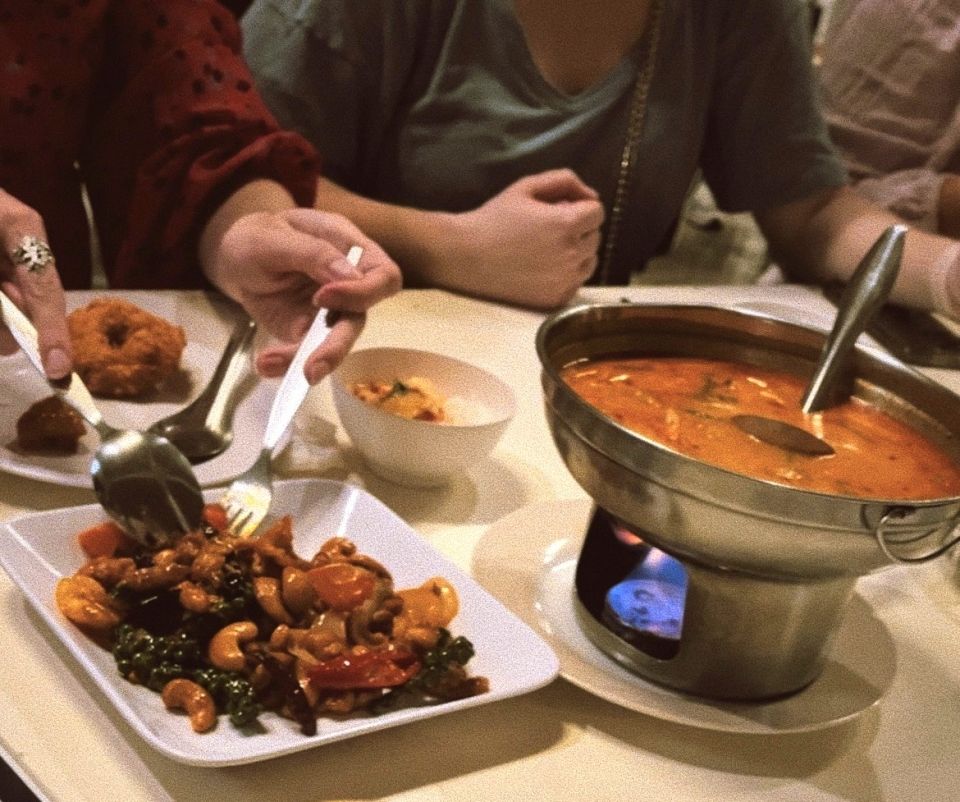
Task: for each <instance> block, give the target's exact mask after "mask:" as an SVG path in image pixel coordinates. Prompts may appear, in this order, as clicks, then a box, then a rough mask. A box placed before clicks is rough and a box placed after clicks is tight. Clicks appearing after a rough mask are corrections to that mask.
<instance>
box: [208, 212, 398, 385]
mask: <svg viewBox="0 0 960 802" xmlns="http://www.w3.org/2000/svg"><path fill="white" fill-rule="evenodd" d="M353 245H360V246H361V247H362V248H363V255H362V257H361V258H360V262H359V263H358V265H357V266H356V267H354V266H353V265H351V264H350V263H349V262H347V260H346V253H347V252H348V251H349V249H350V247H351V246H353ZM207 275H208V276H209V277H210V279H211V281H213V282H214V283H215V284H217V285H218V286H219V287H220V288H221V289H222V290H223V291H224V292H226V293H227V294H228V295H230V296H231V297H232V298H234V300H236V301H238V302H239V303H240V304H241V305H242V306H243V307H244V308H245V309H246V311H247V312H248V313H249V314H250V316H251V317H253V319H254V320H256V321H257V323H258V324H259V325H261V326H262V327H263V328H264V329H266V330H267V331H268V332H269V333H270V334H272V335H273V336H274V337H276V338H278V339H279V340H281V341H282V342H281V343H280V344H278V345H272V346H268V347H267V348H264V349H263V350H262V351H261V352H260V353H259V354H258V355H257V359H256V366H257V370H258V371H259V372H260V373H261V374H263V375H265V376H279V375H281V374H282V373H283V372H284V371H285V370H286V368H287V366H288V365H289V364H290V361H291V359H292V358H293V355H294V353H295V352H296V349H297V345H298V343H299V342H300V340H301V339H302V338H303V335H304V334H305V333H306V331H307V329H308V328H309V327H310V323H311V322H312V321H313V318H314V316H315V315H316V313H317V309H319V308H323V309H328V310H330V311H331V312H334V313H336V314H337V316H338V319H337V321H336V323H335V324H334V325H333V327H332V330H331V332H330V335H329V336H328V337H327V339H326V341H325V342H324V343H323V344H322V345H320V346H319V347H318V348H317V349H316V350H315V351H314V352H313V353H312V354H311V355H310V356H309V357H308V358H307V361H306V364H305V365H304V373H305V374H306V377H307V379H308V381H310V382H311V384H315V383H316V382H318V381H320V379H322V378H323V377H324V376H326V375H327V374H328V373H329V372H330V371H332V370H333V369H334V368H335V367H336V366H337V365H339V364H340V361H341V360H342V359H343V357H344V356H345V355H346V353H347V351H349V349H350V347H351V346H352V345H353V343H354V342H355V341H356V339H357V337H358V336H359V335H360V331H361V330H362V328H363V324H364V321H365V313H366V311H367V310H368V309H369V308H370V307H371V306H373V305H374V304H375V303H376V302H377V301H380V300H382V299H384V298H386V297H388V296H390V295H392V294H394V293H395V292H397V290H399V289H400V283H401V278H400V268H399V267H397V265H396V264H395V263H394V262H393V260H392V259H390V257H389V256H387V254H386V253H385V252H384V251H383V249H381V248H380V246H379V245H377V243H375V242H374V241H373V240H371V239H370V238H368V237H367V236H365V235H364V234H363V233H362V232H361V231H360V229H358V228H357V227H356V226H355V225H353V224H352V223H351V222H350V221H348V220H347V219H346V218H345V217H342V216H341V215H337V214H331V213H328V212H321V211H317V210H315V209H287V210H283V211H279V212H252V213H250V214H246V215H243V216H242V217H240V218H238V219H237V220H236V221H235V222H234V223H233V224H232V225H231V226H230V227H229V228H228V229H227V230H226V232H225V233H224V235H223V236H222V238H220V240H219V243H218V245H217V247H216V248H215V250H214V253H213V254H212V258H211V259H210V260H209V264H208V267H207Z"/></svg>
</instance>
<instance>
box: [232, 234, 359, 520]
mask: <svg viewBox="0 0 960 802" xmlns="http://www.w3.org/2000/svg"><path fill="white" fill-rule="evenodd" d="M362 255H363V248H361V247H360V246H359V245H354V246H353V247H352V248H350V251H349V252H348V253H347V261H348V262H350V264H352V265H353V266H354V267H356V265H357V263H358V262H359V261H360V257H361V256H362ZM329 333H330V324H328V322H327V310H325V309H318V310H317V314H316V317H314V319H313V323H311V324H310V328H309V330H308V331H307V333H306V335H305V336H304V338H303V340H302V341H301V343H300V346H299V347H298V348H297V352H296V353H295V354H294V356H293V360H292V361H291V362H290V366H289V367H288V368H287V372H286V373H285V374H284V376H283V379H282V380H281V382H280V386H279V387H278V388H277V394H276V395H275V396H274V398H273V404H272V405H271V407H270V416H269V417H268V418H267V428H266V430H265V431H264V434H263V445H262V448H261V449H260V454H259V455H258V456H257V458H256V460H254V463H253V465H251V466H250V467H249V468H248V469H247V470H246V471H244V472H243V473H242V474H240V476H238V477H237V478H236V479H234V480H233V482H232V483H231V484H230V486H229V487H228V488H227V492H226V493H225V494H224V496H223V498H221V499H220V505H221V506H222V507H223V508H224V510H225V512H226V514H227V528H228V529H229V530H230V532H231V533H233V534H234V535H237V536H238V537H249V536H250V535H252V534H253V533H254V532H255V531H256V530H257V527H258V526H260V524H261V523H262V522H263V519H264V518H266V516H267V513H268V512H269V511H270V503H271V501H272V500H273V470H272V462H273V450H274V448H276V445H277V443H278V442H279V441H280V438H281V436H282V435H283V433H284V432H285V431H286V430H287V427H288V426H289V425H290V422H291V421H292V420H293V416H294V415H295V414H296V412H297V410H298V409H300V405H301V404H302V403H303V400H304V398H306V396H307V391H308V390H309V389H310V384H309V383H308V382H307V379H306V377H305V376H304V373H303V365H304V363H305V362H306V361H307V357H308V356H309V355H310V354H311V353H312V352H313V351H314V349H315V348H316V347H317V346H319V345H320V344H321V343H322V342H323V341H324V340H325V339H326V338H327V335H328V334H329Z"/></svg>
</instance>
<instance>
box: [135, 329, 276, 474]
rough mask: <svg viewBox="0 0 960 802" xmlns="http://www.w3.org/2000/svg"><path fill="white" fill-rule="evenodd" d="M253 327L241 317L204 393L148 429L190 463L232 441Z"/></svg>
mask: <svg viewBox="0 0 960 802" xmlns="http://www.w3.org/2000/svg"><path fill="white" fill-rule="evenodd" d="M256 329H257V327H256V324H255V323H254V322H253V320H251V319H249V318H244V319H243V320H240V321H239V322H238V323H237V325H236V327H235V328H234V330H233V333H232V334H231V335H230V339H229V340H228V341H227V345H226V348H225V349H224V351H223V355H222V356H221V357H220V362H219V363H218V364H217V367H216V370H214V372H213V376H212V377H211V379H210V383H209V384H208V385H207V386H206V387H205V388H204V390H203V392H202V393H200V395H198V396H197V397H196V398H195V399H194V400H193V402H192V403H190V404H189V405H187V406H186V407H184V408H183V409H181V410H180V411H179V412H175V413H174V414H173V415H169V416H168V417H166V418H163V419H162V420H158V421H157V422H156V423H154V424H152V425H151V426H150V428H149V429H147V431H148V432H150V433H151V434H155V435H160V436H161V437H165V438H167V440H169V441H170V442H171V443H173V444H174V445H175V446H176V447H177V448H178V449H179V450H180V453H182V454H183V455H184V456H185V457H186V458H187V460H189V462H190V463H191V464H192V465H199V464H200V463H202V462H206V461H207V460H210V459H213V458H214V457H216V456H218V455H219V454H222V453H223V452H224V451H226V449H227V447H228V446H229V445H230V443H231V442H233V411H234V409H235V407H236V403H235V401H236V393H237V390H238V389H239V387H240V385H241V383H242V382H243V379H244V378H245V377H246V376H247V370H248V367H249V364H250V358H249V357H250V349H251V347H252V345H253V335H254V333H255V332H256Z"/></svg>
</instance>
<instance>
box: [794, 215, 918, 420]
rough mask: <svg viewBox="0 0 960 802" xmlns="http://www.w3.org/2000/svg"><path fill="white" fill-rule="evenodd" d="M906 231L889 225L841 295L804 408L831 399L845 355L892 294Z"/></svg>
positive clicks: (819, 406)
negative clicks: (834, 319) (891, 290)
mask: <svg viewBox="0 0 960 802" xmlns="http://www.w3.org/2000/svg"><path fill="white" fill-rule="evenodd" d="M906 233H907V227H906V226H903V225H894V226H890V227H889V228H888V229H887V230H886V231H884V232H883V234H881V235H880V238H879V239H878V240H877V241H876V242H875V243H873V245H872V246H871V248H870V250H869V251H867V255H866V256H864V257H863V260H862V261H861V262H860V264H859V265H858V266H857V269H856V272H855V273H854V274H853V276H852V277H851V279H850V283H849V284H848V285H847V288H846V289H845V290H844V292H843V296H842V298H841V299H840V307H839V311H838V312H837V319H836V321H835V322H834V324H833V328H832V329H831V330H830V334H829V336H828V337H827V342H826V344H825V345H824V347H823V351H822V352H821V354H820V361H819V362H818V363H817V369H816V371H814V374H813V378H811V379H810V383H809V384H808V385H807V390H806V392H805V393H804V394H803V399H802V400H801V402H800V405H801V408H802V409H803V411H804V412H807V413H809V412H816V411H818V410H820V409H823V407H824V406H826V405H827V404H828V403H829V399H830V393H831V391H832V390H833V385H834V380H835V379H836V378H837V376H838V375H839V373H840V372H841V371H842V370H843V368H844V362H845V361H846V360H845V359H844V357H845V356H846V354H847V352H848V351H849V350H850V348H851V347H852V346H853V344H854V343H855V342H856V340H857V338H858V337H859V336H860V335H861V334H862V333H863V330H864V328H866V325H867V323H868V322H869V320H870V318H871V317H872V316H873V313H874V312H876V311H877V309H879V308H880V307H881V306H882V305H883V304H884V303H885V302H886V300H887V296H889V295H890V289H891V288H892V287H893V283H894V281H896V278H897V273H898V272H899V270H900V259H901V257H902V256H903V241H904V238H905V236H906Z"/></svg>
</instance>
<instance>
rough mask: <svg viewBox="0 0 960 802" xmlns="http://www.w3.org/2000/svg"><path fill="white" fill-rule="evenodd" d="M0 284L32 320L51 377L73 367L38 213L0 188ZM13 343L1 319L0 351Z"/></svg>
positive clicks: (10, 349)
mask: <svg viewBox="0 0 960 802" xmlns="http://www.w3.org/2000/svg"><path fill="white" fill-rule="evenodd" d="M0 248H2V250H3V253H2V254H0V289H2V290H3V291H4V292H5V293H6V294H7V295H8V296H10V300H12V301H13V302H14V303H15V304H16V305H17V306H19V307H20V308H21V309H22V310H23V311H24V312H25V313H26V315H27V317H29V318H30V319H31V320H32V321H33V325H34V326H35V327H36V329H37V332H38V340H39V345H40V356H41V358H42V360H43V367H44V370H45V371H46V373H47V377H48V378H50V379H62V378H63V377H64V376H66V375H68V374H69V373H70V371H71V370H72V367H73V358H72V356H71V355H72V353H73V350H72V348H71V346H70V334H69V332H68V331H67V301H66V296H65V295H64V292H63V285H62V284H61V283H60V275H59V274H58V273H57V266H56V262H55V261H54V258H53V254H52V253H51V252H50V248H49V246H48V245H47V232H46V229H45V228H44V225H43V218H42V217H41V216H40V215H39V214H38V213H37V212H36V211H35V210H33V209H31V208H30V207H29V206H27V205H26V204H24V203H21V202H20V201H19V200H17V199H16V198H15V197H13V196H12V195H10V194H9V193H7V192H4V191H3V190H2V189H0ZM16 350H17V343H16V341H15V340H14V339H13V337H12V336H11V334H10V332H9V331H8V330H7V327H6V326H4V325H3V323H2V322H0V354H3V355H9V354H12V353H14V352H15V351H16Z"/></svg>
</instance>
